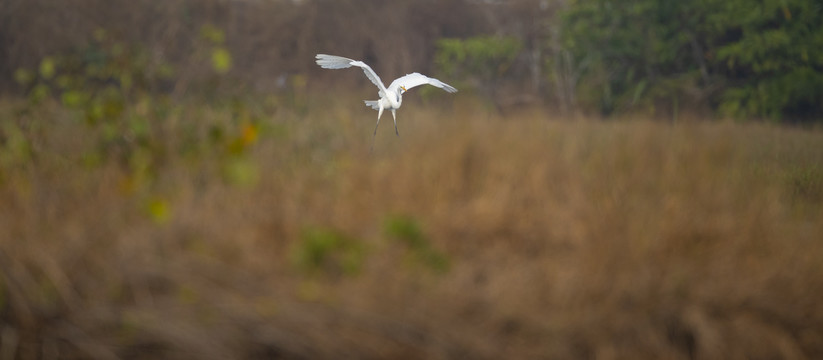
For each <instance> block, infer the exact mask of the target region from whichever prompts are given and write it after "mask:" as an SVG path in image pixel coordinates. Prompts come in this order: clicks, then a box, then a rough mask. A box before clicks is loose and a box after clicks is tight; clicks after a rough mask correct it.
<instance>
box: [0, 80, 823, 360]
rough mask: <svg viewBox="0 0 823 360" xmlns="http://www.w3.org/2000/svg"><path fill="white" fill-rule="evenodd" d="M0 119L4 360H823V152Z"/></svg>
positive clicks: (155, 116) (649, 127)
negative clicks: (86, 359)
mask: <svg viewBox="0 0 823 360" xmlns="http://www.w3.org/2000/svg"><path fill="white" fill-rule="evenodd" d="M441 99H443V98H441V97H437V98H432V99H427V98H420V97H417V98H411V97H410V98H409V99H407V100H406V102H405V103H404V105H405V106H404V107H403V108H402V109H401V110H400V111H399V112H398V126H399V130H400V135H401V136H400V137H396V136H395V135H394V134H393V133H394V130H393V129H392V124H391V121H390V119H389V120H387V119H386V118H385V117H384V119H383V124H382V127H381V128H380V129H379V131H378V134H377V141H376V144H375V148H374V151H373V152H371V153H370V152H369V146H370V142H371V132H372V129H373V126H374V120H375V118H376V116H375V115H376V114H375V112H374V111H371V110H368V109H366V108H365V107H363V106H362V103H359V98H349V97H347V98H345V99H336V98H331V97H328V96H325V97H324V96H308V95H306V94H303V95H302V96H296V97H292V98H288V99H284V98H283V99H281V98H272V99H268V100H266V101H260V102H255V103H242V102H234V103H232V102H226V103H221V102H192V103H180V104H166V103H162V102H157V103H152V102H149V101H148V100H146V101H145V102H140V101H138V102H137V103H135V104H129V105H128V106H127V108H126V109H125V110H124V112H123V114H122V115H121V116H119V117H117V118H116V119H115V120H112V121H107V122H105V121H98V122H95V121H90V120H84V119H83V116H82V114H79V113H78V112H77V110H72V109H67V108H64V107H62V106H60V105H57V104H53V103H51V102H49V101H46V102H45V103H43V104H41V105H38V106H35V107H28V106H26V105H25V104H23V103H22V102H21V101H11V100H6V101H4V102H3V103H2V104H0V124H2V126H3V127H2V128H0V275H2V276H0V359H37V358H42V359H54V358H61V359H63V358H65V359H73V358H94V359H118V358H120V359H158V358H165V359H185V358H198V359H228V358H235V359H246V358H248V359H349V358H354V359H363V358H366V359H369V358H385V359H505V358H510V359H538V358H539V359H545V358H548V359H813V358H821V357H823V303H821V298H823V132H821V131H820V129H798V128H789V127H779V126H773V125H767V124H762V123H735V122H726V121H684V122H680V123H669V122H661V121H651V120H644V119H621V120H609V121H602V120H592V119H566V118H562V117H559V116H556V115H552V114H547V113H545V112H543V111H540V110H534V111H532V110H522V111H520V112H517V111H515V112H513V113H510V114H507V115H506V116H505V117H504V116H500V115H496V113H494V112H493V111H491V110H490V108H489V107H488V106H485V105H483V104H480V103H477V102H475V101H473V100H471V99H468V98H464V97H460V96H458V97H456V98H455V102H454V103H452V102H451V99H449V101H445V100H441Z"/></svg>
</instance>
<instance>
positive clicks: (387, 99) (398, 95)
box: [317, 54, 457, 146]
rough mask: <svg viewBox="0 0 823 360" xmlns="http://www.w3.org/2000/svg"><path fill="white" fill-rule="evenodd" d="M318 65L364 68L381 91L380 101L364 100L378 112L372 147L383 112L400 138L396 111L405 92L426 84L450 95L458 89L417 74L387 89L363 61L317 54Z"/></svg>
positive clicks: (337, 67)
mask: <svg viewBox="0 0 823 360" xmlns="http://www.w3.org/2000/svg"><path fill="white" fill-rule="evenodd" d="M317 65H320V67H322V68H324V69H345V68H350V67H352V66H357V67H359V68H362V69H363V72H364V73H366V77H368V78H369V80H371V82H372V83H374V85H375V86H377V88H378V89H379V91H378V92H377V95H378V96H380V99H378V100H363V101H364V102H365V103H366V106H368V107H371V108H372V109H374V110H377V124H376V125H375V126H374V135H372V146H373V145H374V137H375V136H377V127H378V126H379V125H380V117H381V116H383V110H391V116H392V119H393V120H394V133H395V134H397V136H400V132H399V131H397V115H396V111H397V109H399V108H400V105H401V104H402V103H403V93H404V92H406V91H408V90H409V89H411V88H413V87H415V86H418V85H424V84H429V85H432V86H436V87H439V88H441V89H443V90H446V91H448V92H450V93H453V92H457V89H455V88H454V87H453V86H451V85H449V84H446V83H444V82H442V81H440V80H437V79H435V78H430V77H428V76H426V75H423V74H420V73H416V72H415V73H411V74H407V75H405V76H401V77H399V78H397V79H395V80H394V81H392V83H391V84H390V85H389V87H386V86H385V85H383V81H381V80H380V77H379V76H377V73H375V72H374V70H372V68H371V67H370V66H369V65H366V63H364V62H362V61H357V60H352V59H349V58H344V57H342V56H334V55H326V54H317Z"/></svg>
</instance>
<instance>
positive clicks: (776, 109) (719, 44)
mask: <svg viewBox="0 0 823 360" xmlns="http://www.w3.org/2000/svg"><path fill="white" fill-rule="evenodd" d="M821 9H823V4H820V3H819V1H815V0H761V1H750V0H729V1H726V0H695V1H684V2H671V1H659V0H634V1H625V2H615V1H610V0H578V1H574V2H572V3H571V4H570V6H569V8H568V9H567V10H566V11H565V13H564V14H563V16H562V20H563V43H564V46H565V47H566V48H567V49H568V50H569V51H570V52H571V53H572V54H573V55H574V61H575V63H576V64H578V66H583V67H584V69H583V70H584V75H583V79H582V82H581V86H579V87H578V90H579V92H580V94H579V97H580V98H581V99H583V101H584V104H586V105H596V106H598V107H599V109H600V110H601V111H602V112H603V113H605V114H610V113H612V112H614V111H621V110H628V109H636V108H637V106H641V105H646V106H652V107H653V106H655V105H656V104H660V103H661V102H666V103H668V104H670V105H671V106H673V107H674V109H675V110H676V109H677V106H678V104H679V103H680V102H681V100H683V99H685V100H688V101H696V102H701V103H706V104H708V105H711V106H712V107H713V108H715V109H717V110H719V111H720V112H721V114H723V115H727V116H736V117H744V116H745V117H749V116H756V117H769V118H786V117H812V118H813V117H819V116H820V115H823V22H821V21H819V19H820V18H821V15H823V14H822V13H821V12H823V10H821Z"/></svg>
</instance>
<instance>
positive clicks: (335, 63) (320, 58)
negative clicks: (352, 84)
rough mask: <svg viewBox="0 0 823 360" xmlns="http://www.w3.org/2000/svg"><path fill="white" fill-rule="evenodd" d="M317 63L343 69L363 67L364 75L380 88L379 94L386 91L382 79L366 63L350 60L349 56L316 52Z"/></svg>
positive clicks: (321, 65)
mask: <svg viewBox="0 0 823 360" xmlns="http://www.w3.org/2000/svg"><path fill="white" fill-rule="evenodd" d="M316 58H317V65H320V67H322V68H324V69H345V68H349V67H352V66H357V67H361V68H363V72H364V73H366V77H368V78H369V80H371V82H372V83H374V85H376V86H377V88H378V89H380V96H381V97H382V96H383V95H384V94H385V93H386V86H385V85H383V81H382V80H380V77H379V76H377V73H375V72H374V70H372V68H371V67H370V66H368V65H366V63H364V62H362V61H357V60H352V59H349V58H344V57H342V56H334V55H326V54H317V56H316Z"/></svg>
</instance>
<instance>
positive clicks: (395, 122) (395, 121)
mask: <svg viewBox="0 0 823 360" xmlns="http://www.w3.org/2000/svg"><path fill="white" fill-rule="evenodd" d="M396 111H397V110H395V109H391V118H392V119H394V133H395V134H397V136H400V132H399V131H397V115H396Z"/></svg>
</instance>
